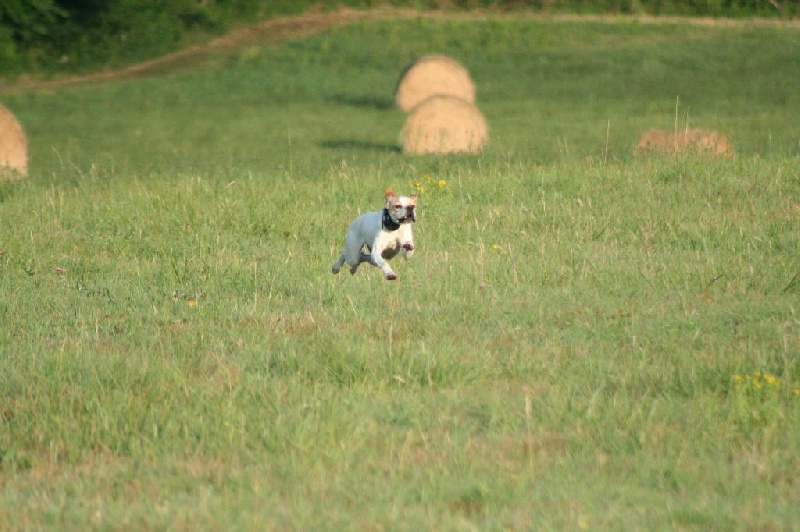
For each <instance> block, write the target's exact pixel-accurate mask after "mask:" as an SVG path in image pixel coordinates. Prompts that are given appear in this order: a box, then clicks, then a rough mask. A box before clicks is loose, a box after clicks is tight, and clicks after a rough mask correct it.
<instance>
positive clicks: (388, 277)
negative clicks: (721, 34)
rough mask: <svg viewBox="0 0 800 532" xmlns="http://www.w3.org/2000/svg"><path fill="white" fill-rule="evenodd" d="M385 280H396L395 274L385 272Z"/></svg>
mask: <svg viewBox="0 0 800 532" xmlns="http://www.w3.org/2000/svg"><path fill="white" fill-rule="evenodd" d="M386 280H387V281H396V280H397V275H395V274H393V273H387V274H386Z"/></svg>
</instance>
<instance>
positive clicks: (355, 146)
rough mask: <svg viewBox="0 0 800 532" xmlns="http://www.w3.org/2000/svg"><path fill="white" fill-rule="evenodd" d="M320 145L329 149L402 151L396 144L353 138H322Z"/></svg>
mask: <svg viewBox="0 0 800 532" xmlns="http://www.w3.org/2000/svg"><path fill="white" fill-rule="evenodd" d="M320 146H322V147H323V148H327V149H330V150H344V149H347V150H369V151H382V152H387V153H400V152H401V151H402V150H401V149H400V146H397V145H396V144H388V143H381V142H371V141H368V140H355V139H337V140H324V141H322V142H320Z"/></svg>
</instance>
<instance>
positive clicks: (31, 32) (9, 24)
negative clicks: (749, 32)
mask: <svg viewBox="0 0 800 532" xmlns="http://www.w3.org/2000/svg"><path fill="white" fill-rule="evenodd" d="M387 5H388V6H393V7H415V8H419V9H475V8H488V9H495V10H514V9H533V10H538V11H546V12H562V13H563V12H569V13H617V14H620V13H637V14H653V15H659V14H664V15H685V16H713V17H722V16H727V17H751V16H760V17H783V18H791V17H795V16H797V15H798V14H800V0H0V76H4V75H8V74H12V75H13V74H17V73H22V72H28V71H40V72H57V71H67V72H71V71H79V70H83V69H90V68H100V67H107V66H116V65H120V64H125V63H131V62H135V61H139V60H143V59H148V58H152V57H156V56H158V55H161V54H164V53H168V52H170V51H173V50H175V49H176V48H178V47H180V46H182V45H185V44H188V43H191V42H192V40H193V39H195V40H199V39H202V38H204V37H208V36H211V35H218V34H220V33H222V32H224V31H226V30H228V29H230V28H231V27H232V26H234V25H236V24H243V23H247V22H248V21H250V22H255V21H257V20H263V19H265V18H268V17H272V16H280V15H291V14H299V13H302V12H304V11H306V10H309V9H312V8H314V9H322V10H325V9H330V10H334V9H337V8H339V7H344V6H346V7H351V8H370V7H376V6H387Z"/></svg>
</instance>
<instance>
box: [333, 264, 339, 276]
mask: <svg viewBox="0 0 800 532" xmlns="http://www.w3.org/2000/svg"><path fill="white" fill-rule="evenodd" d="M331 273H333V274H334V275H336V274H337V273H339V268H337V267H336V266H334V267H333V268H331Z"/></svg>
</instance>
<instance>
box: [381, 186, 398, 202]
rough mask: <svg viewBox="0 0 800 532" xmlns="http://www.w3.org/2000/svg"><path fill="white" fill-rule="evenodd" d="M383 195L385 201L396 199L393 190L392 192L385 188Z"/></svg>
mask: <svg viewBox="0 0 800 532" xmlns="http://www.w3.org/2000/svg"><path fill="white" fill-rule="evenodd" d="M384 194H385V195H386V201H389V198H396V197H397V194H395V193H394V190H392V189H391V188H387V189H386V192H385V193H384Z"/></svg>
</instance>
